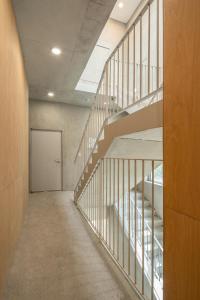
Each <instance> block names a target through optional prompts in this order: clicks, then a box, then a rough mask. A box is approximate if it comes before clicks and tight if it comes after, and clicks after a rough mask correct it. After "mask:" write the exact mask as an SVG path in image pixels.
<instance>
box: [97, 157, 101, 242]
mask: <svg viewBox="0 0 200 300" xmlns="http://www.w3.org/2000/svg"><path fill="white" fill-rule="evenodd" d="M100 169H101V165H100V161H99V166H98V181H97V182H98V194H97V195H98V231H99V236H100V235H101V231H100V199H101V198H100V197H101V191H100V181H101V177H100V171H101V170H100Z"/></svg>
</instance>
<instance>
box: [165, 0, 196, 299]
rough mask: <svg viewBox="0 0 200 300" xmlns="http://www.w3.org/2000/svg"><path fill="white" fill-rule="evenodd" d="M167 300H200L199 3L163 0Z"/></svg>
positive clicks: (184, 0)
mask: <svg viewBox="0 0 200 300" xmlns="http://www.w3.org/2000/svg"><path fill="white" fill-rule="evenodd" d="M164 12H165V26H164V38H165V41H164V42H165V43H164V44H165V51H164V53H165V59H164V65H165V68H164V78H165V83H164V101H163V103H164V249H165V251H164V299H165V300H189V299H195V300H197V299H200V284H199V280H200V198H199V195H200V184H199V170H200V159H199V153H200V138H199V137H200V118H199V116H200V101H199V100H200V88H199V83H200V55H199V48H200V30H199V28H200V18H199V15H200V1H196V0H190V1H187V0H183V1H179V0H169V1H164Z"/></svg>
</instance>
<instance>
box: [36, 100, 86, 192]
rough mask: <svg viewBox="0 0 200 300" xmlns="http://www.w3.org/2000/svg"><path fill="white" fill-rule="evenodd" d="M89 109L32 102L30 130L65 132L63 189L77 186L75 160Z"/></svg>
mask: <svg viewBox="0 0 200 300" xmlns="http://www.w3.org/2000/svg"><path fill="white" fill-rule="evenodd" d="M88 114H89V109H88V108H83V107H79V106H73V105H68V104H64V103H52V102H47V101H37V100H30V128H34V129H54V130H55V129H57V130H63V162H64V163H63V187H64V190H73V189H74V185H75V182H74V180H75V169H74V163H73V162H74V158H75V155H76V151H77V149H78V146H79V143H80V139H81V136H82V133H83V130H84V127H85V123H86V120H87V118H88Z"/></svg>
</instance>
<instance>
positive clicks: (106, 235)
mask: <svg viewBox="0 0 200 300" xmlns="http://www.w3.org/2000/svg"><path fill="white" fill-rule="evenodd" d="M105 162H106V245H107V244H108V226H107V223H108V214H107V204H108V181H107V178H108V161H107V158H106V159H105Z"/></svg>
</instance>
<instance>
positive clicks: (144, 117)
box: [75, 101, 163, 201]
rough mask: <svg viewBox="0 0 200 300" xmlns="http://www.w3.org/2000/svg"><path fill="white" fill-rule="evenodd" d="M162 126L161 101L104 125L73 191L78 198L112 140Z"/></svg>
mask: <svg viewBox="0 0 200 300" xmlns="http://www.w3.org/2000/svg"><path fill="white" fill-rule="evenodd" d="M162 126H163V101H159V102H156V103H154V104H152V105H150V106H148V107H145V108H143V109H141V110H139V111H137V112H134V113H133V114H131V115H128V116H125V117H123V118H121V119H119V120H117V121H115V122H113V123H111V124H109V125H106V126H105V127H104V139H102V140H99V141H98V142H97V151H96V152H95V153H93V154H92V158H91V160H90V163H89V164H88V165H87V166H86V167H85V169H84V172H83V174H82V179H81V182H80V183H79V188H78V190H77V192H76V193H75V201H76V200H78V198H79V196H80V194H81V193H82V191H83V189H84V187H85V184H86V183H87V181H88V179H89V178H90V176H91V174H92V172H93V170H94V168H95V166H96V164H97V162H98V160H99V159H101V158H103V157H104V156H105V155H106V152H107V150H108V149H109V147H110V145H111V143H112V142H113V140H114V139H115V138H117V137H119V136H122V135H125V134H131V133H135V132H140V131H145V130H147V129H153V128H158V127H162Z"/></svg>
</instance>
